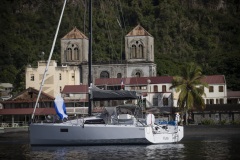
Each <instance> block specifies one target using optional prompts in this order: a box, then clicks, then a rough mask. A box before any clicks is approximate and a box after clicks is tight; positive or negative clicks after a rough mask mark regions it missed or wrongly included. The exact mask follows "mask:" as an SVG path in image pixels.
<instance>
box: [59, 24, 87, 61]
mask: <svg viewBox="0 0 240 160" xmlns="http://www.w3.org/2000/svg"><path fill="white" fill-rule="evenodd" d="M87 62H88V38H87V37H86V36H85V35H84V34H83V33H82V32H80V31H79V30H78V29H77V28H76V27H75V28H74V29H73V30H71V31H70V32H69V33H68V34H66V35H65V36H64V37H63V38H62V39H61V63H62V64H67V65H80V64H84V63H87Z"/></svg>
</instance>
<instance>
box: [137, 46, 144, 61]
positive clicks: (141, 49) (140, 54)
mask: <svg viewBox="0 0 240 160" xmlns="http://www.w3.org/2000/svg"><path fill="white" fill-rule="evenodd" d="M138 47H139V56H138V58H143V45H142V44H139V46H138Z"/></svg>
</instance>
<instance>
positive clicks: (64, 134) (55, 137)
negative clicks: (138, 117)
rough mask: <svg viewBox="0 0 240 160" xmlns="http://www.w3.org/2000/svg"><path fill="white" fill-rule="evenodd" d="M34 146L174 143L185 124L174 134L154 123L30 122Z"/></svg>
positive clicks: (181, 133) (180, 134) (179, 138)
mask: <svg viewBox="0 0 240 160" xmlns="http://www.w3.org/2000/svg"><path fill="white" fill-rule="evenodd" d="M29 128H30V144H31V145H104V144H156V143H175V142H179V141H180V140H181V139H182V138H183V127H182V126H178V129H177V132H174V133H154V131H153V129H152V127H151V126H136V125H105V124H85V125H84V127H83V126H81V125H70V124H69V123H67V124H65V123H60V124H57V123H56V124H53V123H49V124H48V123H42V124H41V123H32V124H30V127H29Z"/></svg>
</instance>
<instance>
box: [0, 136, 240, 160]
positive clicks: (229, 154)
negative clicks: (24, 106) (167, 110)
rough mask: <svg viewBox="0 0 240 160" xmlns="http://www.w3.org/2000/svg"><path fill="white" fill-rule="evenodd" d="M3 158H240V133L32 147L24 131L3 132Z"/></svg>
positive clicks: (0, 141)
mask: <svg viewBox="0 0 240 160" xmlns="http://www.w3.org/2000/svg"><path fill="white" fill-rule="evenodd" d="M0 150H1V152H0V159H1V160H2V159H29V160H35V159H36V160H38V159H53V160H55V159H56V160H72V159H74V160H75V159H83V160H85V159H90V160H95V159H96V160H108V159H111V160H112V159H128V160H129V159H130V160H133V159H134V160H135V159H141V160H142V159H184V160H185V159H186V160H188V159H193V160H197V159H210V160H211V159H217V160H225V159H240V155H239V152H240V136H239V134H234V135H229V134H228V135H225V134H224V135H223V134H222V135H219V134H217V135H208V136H206V135H199V134H198V135H192V136H187V137H185V138H184V139H183V141H181V142H180V143H177V144H158V145H112V146H111V145H110V146H52V147H43V146H42V147H40V146H38V147H37V146H35V147H33V146H30V145H29V141H28V136H27V135H25V134H19V133H18V134H0Z"/></svg>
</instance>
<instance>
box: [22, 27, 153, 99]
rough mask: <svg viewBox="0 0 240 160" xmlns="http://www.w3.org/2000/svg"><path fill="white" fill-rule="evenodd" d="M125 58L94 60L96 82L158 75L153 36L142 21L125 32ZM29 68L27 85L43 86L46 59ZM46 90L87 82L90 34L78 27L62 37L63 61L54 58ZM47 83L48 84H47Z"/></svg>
mask: <svg viewBox="0 0 240 160" xmlns="http://www.w3.org/2000/svg"><path fill="white" fill-rule="evenodd" d="M125 57H126V59H125V61H126V63H120V64H110V63H109V64H94V62H93V63H92V76H93V83H94V81H95V79H98V78H126V77H155V76H156V64H155V63H154V38H153V36H152V35H151V34H149V33H148V32H147V31H146V30H145V29H144V28H143V27H142V26H141V25H137V26H136V27H135V28H134V29H133V30H132V31H130V32H129V33H128V34H127V35H126V36H125ZM38 64H39V65H38V67H37V68H32V67H27V68H26V76H25V77H26V88H29V87H33V88H35V89H39V88H40V84H41V81H42V78H41V77H43V70H44V68H45V67H46V65H47V63H46V62H45V63H44V62H42V61H39V63H38ZM51 64H52V65H50V66H49V69H48V73H47V75H46V80H45V82H47V84H46V85H47V87H44V88H43V91H44V92H45V93H47V94H50V95H51V96H54V97H55V96H56V95H58V94H60V93H61V91H62V89H63V88H64V86H65V85H79V84H88V38H87V37H86V36H85V35H84V34H83V33H82V32H81V31H79V30H78V29H77V28H76V27H75V28H74V29H73V30H72V31H70V32H69V33H67V34H66V35H65V36H64V37H63V38H62V39H61V64H62V66H57V65H56V62H55V61H54V60H53V61H52V62H51ZM44 86H45V85H44Z"/></svg>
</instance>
